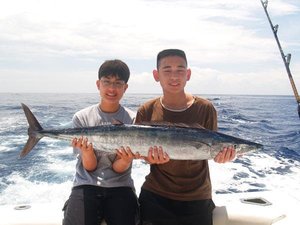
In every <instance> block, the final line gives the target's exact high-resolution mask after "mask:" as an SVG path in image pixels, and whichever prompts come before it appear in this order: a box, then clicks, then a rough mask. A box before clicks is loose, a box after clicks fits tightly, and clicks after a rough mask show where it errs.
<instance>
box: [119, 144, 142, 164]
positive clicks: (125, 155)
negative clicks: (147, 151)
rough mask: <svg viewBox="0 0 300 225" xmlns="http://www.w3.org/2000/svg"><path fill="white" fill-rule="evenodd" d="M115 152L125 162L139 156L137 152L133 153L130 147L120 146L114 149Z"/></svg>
mask: <svg viewBox="0 0 300 225" xmlns="http://www.w3.org/2000/svg"><path fill="white" fill-rule="evenodd" d="M116 151H117V152H116V154H117V155H118V157H119V159H121V160H123V161H125V162H128V163H130V162H132V160H133V159H137V158H138V157H140V155H139V153H136V154H133V153H132V151H131V149H130V147H128V146H127V147H126V148H124V147H123V146H121V147H120V148H119V149H116Z"/></svg>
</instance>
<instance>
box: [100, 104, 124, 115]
mask: <svg viewBox="0 0 300 225" xmlns="http://www.w3.org/2000/svg"><path fill="white" fill-rule="evenodd" d="M99 108H100V109H101V111H102V112H105V113H114V112H117V111H118V110H119V108H120V104H119V103H118V104H113V103H112V104H109V103H103V102H101V103H100V104H99Z"/></svg>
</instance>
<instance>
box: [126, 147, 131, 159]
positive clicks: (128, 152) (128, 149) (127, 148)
mask: <svg viewBox="0 0 300 225" xmlns="http://www.w3.org/2000/svg"><path fill="white" fill-rule="evenodd" d="M126 153H127V155H128V156H130V157H133V153H132V152H131V149H130V148H129V147H128V146H127V147H126Z"/></svg>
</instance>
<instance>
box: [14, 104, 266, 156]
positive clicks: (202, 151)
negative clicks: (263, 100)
mask: <svg viewBox="0 0 300 225" xmlns="http://www.w3.org/2000/svg"><path fill="white" fill-rule="evenodd" d="M22 108H23V110H24V113H25V115H26V118H27V121H28V124H29V128H28V136H29V138H28V140H27V143H26V145H25V146H24V148H23V150H22V151H21V153H20V157H24V156H25V155H27V154H28V153H29V152H30V151H31V150H32V149H33V148H34V146H35V145H36V144H37V143H38V142H39V140H40V139H41V138H43V137H49V138H55V139H60V140H65V141H69V142H71V141H72V140H73V139H74V138H75V137H81V136H84V137H87V138H88V140H89V142H91V143H93V147H94V149H95V150H96V151H97V150H99V151H100V150H101V151H106V152H111V153H115V152H116V149H117V148H119V147H120V146H129V147H130V148H131V149H132V151H133V152H139V153H140V155H142V156H147V155H148V150H149V147H150V146H155V145H156V146H162V147H163V149H164V151H166V152H167V153H168V155H169V157H170V159H175V160H204V159H212V158H214V157H215V156H216V155H217V154H218V153H219V152H220V151H221V150H222V149H223V147H228V146H234V148H235V150H236V153H237V155H240V154H244V153H246V152H249V151H254V150H260V149H262V148H263V146H262V145H261V144H258V143H255V142H251V141H248V140H243V139H241V138H237V137H233V136H229V135H226V134H222V133H220V132H214V131H211V130H207V129H204V128H202V127H196V128H195V127H188V126H187V125H183V124H181V125H177V126H170V125H158V124H155V125H127V124H121V123H119V124H109V125H101V126H95V127H84V128H67V129H57V130H54V129H53V130H52V129H51V130H50V129H49V130H46V129H45V130H44V129H43V128H42V126H41V125H40V123H39V122H38V120H37V119H36V117H35V116H34V115H33V113H32V112H31V111H30V109H29V108H28V107H27V106H26V105H25V104H23V103H22Z"/></svg>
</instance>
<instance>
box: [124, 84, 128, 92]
mask: <svg viewBox="0 0 300 225" xmlns="http://www.w3.org/2000/svg"><path fill="white" fill-rule="evenodd" d="M127 88H128V84H125V85H124V93H125V91H126V90H127Z"/></svg>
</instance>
